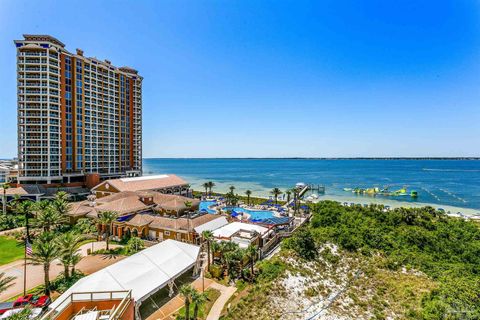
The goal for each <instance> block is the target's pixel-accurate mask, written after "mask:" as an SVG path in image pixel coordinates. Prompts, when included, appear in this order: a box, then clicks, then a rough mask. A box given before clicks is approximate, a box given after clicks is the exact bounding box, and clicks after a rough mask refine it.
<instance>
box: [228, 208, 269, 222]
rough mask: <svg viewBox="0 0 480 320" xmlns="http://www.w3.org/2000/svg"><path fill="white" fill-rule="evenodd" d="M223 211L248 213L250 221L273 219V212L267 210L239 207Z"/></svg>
mask: <svg viewBox="0 0 480 320" xmlns="http://www.w3.org/2000/svg"><path fill="white" fill-rule="evenodd" d="M223 210H231V211H235V212H244V213H248V214H249V215H250V220H264V219H269V218H273V217H275V216H274V215H273V212H272V211H268V210H249V209H245V208H241V207H225V208H223Z"/></svg>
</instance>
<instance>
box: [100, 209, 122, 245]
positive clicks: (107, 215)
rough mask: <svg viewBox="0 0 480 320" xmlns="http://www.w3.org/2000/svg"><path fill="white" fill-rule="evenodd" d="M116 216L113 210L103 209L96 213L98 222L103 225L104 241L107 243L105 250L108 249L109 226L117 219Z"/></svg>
mask: <svg viewBox="0 0 480 320" xmlns="http://www.w3.org/2000/svg"><path fill="white" fill-rule="evenodd" d="M117 218H118V214H117V213H116V212H114V211H104V212H102V213H100V214H99V215H98V223H99V224H101V225H102V226H105V234H106V237H105V242H106V243H107V250H109V248H108V243H109V240H110V228H111V226H112V223H113V222H114V221H115V220H117Z"/></svg>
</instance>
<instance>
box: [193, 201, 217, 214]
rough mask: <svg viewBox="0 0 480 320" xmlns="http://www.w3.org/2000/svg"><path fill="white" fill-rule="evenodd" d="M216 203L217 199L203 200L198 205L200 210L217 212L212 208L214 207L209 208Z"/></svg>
mask: <svg viewBox="0 0 480 320" xmlns="http://www.w3.org/2000/svg"><path fill="white" fill-rule="evenodd" d="M215 203H216V201H201V202H200V205H199V207H198V209H199V210H200V211H202V210H203V211H207V212H208V213H212V214H213V213H217V212H216V211H215V210H212V209H209V208H208V207H210V206H211V205H214V204H215Z"/></svg>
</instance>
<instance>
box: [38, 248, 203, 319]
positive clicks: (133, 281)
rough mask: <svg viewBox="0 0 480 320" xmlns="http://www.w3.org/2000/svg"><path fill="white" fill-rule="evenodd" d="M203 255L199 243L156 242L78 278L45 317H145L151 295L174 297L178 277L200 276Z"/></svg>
mask: <svg viewBox="0 0 480 320" xmlns="http://www.w3.org/2000/svg"><path fill="white" fill-rule="evenodd" d="M199 254H200V248H199V247H198V246H194V245H191V244H187V243H182V242H178V241H174V240H166V241H163V242H161V243H159V244H156V245H153V246H151V247H149V248H146V249H144V250H142V251H140V252H138V253H136V254H134V255H132V256H130V257H127V258H125V259H123V260H121V261H119V262H117V263H114V264H112V265H110V266H108V267H106V268H104V269H102V270H99V271H97V272H95V273H92V274H91V275H88V276H86V277H84V278H82V279H80V280H78V281H77V282H76V283H75V284H74V285H73V286H71V287H70V288H69V289H68V290H67V291H65V292H64V293H63V294H62V295H61V296H60V297H58V298H57V299H56V300H55V301H54V302H53V303H52V304H51V305H50V306H49V307H48V308H49V309H48V311H47V312H46V313H45V314H44V315H43V317H42V318H41V319H42V320H47V319H49V320H50V319H52V320H69V319H73V320H91V319H103V320H116V319H121V320H133V319H142V318H144V317H142V313H145V312H148V310H146V311H144V312H142V310H141V309H142V305H143V304H145V305H148V304H149V301H148V300H151V299H148V298H150V297H151V296H152V295H155V294H160V295H162V296H169V297H170V296H172V295H173V294H174V292H178V287H179V286H180V285H176V284H175V281H176V280H177V279H178V278H180V277H182V276H185V275H186V276H189V277H190V278H193V277H195V276H197V274H198V271H199V268H200V262H201V260H200V259H199ZM162 290H163V291H165V292H161V291H162ZM155 301H156V302H155V303H158V300H155ZM157 308H158V306H157Z"/></svg>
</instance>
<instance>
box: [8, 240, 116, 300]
mask: <svg viewBox="0 0 480 320" xmlns="http://www.w3.org/2000/svg"><path fill="white" fill-rule="evenodd" d="M116 246H118V245H110V247H111V248H115V247H116ZM91 248H92V243H86V244H84V245H82V246H81V247H80V249H79V250H80V251H79V252H80V253H81V254H82V256H83V257H84V258H83V259H82V260H81V261H80V262H79V263H78V264H77V266H76V269H77V270H80V271H82V272H83V273H85V274H90V273H93V272H95V271H98V270H100V269H103V268H105V267H106V266H109V265H111V264H113V263H115V262H117V261H119V260H121V259H123V258H124V257H118V256H107V255H94V256H87V249H91ZM93 248H94V250H100V249H104V248H105V242H104V241H100V242H93ZM23 271H24V262H23V259H21V260H16V261H13V262H10V263H8V264H5V265H2V266H0V273H2V272H5V274H6V275H7V276H14V277H17V278H16V279H15V282H14V284H13V285H12V286H11V287H9V288H8V289H7V290H6V291H4V292H2V293H1V294H0V301H4V300H7V299H9V298H12V297H15V296H17V295H20V294H22V293H23ZM62 271H63V266H62V265H61V264H60V262H59V261H56V262H54V263H52V265H51V267H50V279H51V280H53V279H55V278H56V277H57V276H58V275H59V274H60V273H61V272H62ZM41 284H43V267H42V266H34V265H30V264H28V265H27V290H29V289H32V288H34V287H36V286H39V285H41Z"/></svg>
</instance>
